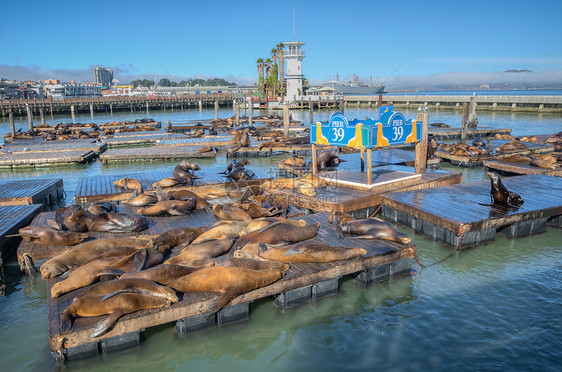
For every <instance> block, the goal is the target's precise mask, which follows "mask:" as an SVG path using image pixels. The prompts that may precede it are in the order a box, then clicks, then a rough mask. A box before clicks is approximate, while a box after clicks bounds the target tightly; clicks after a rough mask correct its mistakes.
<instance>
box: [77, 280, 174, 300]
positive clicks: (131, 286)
mask: <svg viewBox="0 0 562 372" xmlns="http://www.w3.org/2000/svg"><path fill="white" fill-rule="evenodd" d="M118 293H138V294H147V295H151V296H156V297H162V298H165V299H167V300H169V301H170V302H172V303H176V302H178V296H177V295H176V292H175V291H174V290H173V289H171V288H169V287H167V286H164V285H160V284H157V283H156V282H154V281H152V280H149V279H145V278H120V279H119V280H107V281H105V282H100V283H96V284H94V285H92V286H90V287H89V288H88V289H86V291H85V292H83V293H82V294H80V296H78V297H83V296H100V295H101V296H106V295H112V294H113V295H115V294H118ZM108 298H109V297H107V298H102V300H101V301H105V300H107V299H108Z"/></svg>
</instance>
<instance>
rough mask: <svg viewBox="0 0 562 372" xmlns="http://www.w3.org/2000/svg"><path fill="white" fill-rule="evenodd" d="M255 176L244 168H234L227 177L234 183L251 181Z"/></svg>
mask: <svg viewBox="0 0 562 372" xmlns="http://www.w3.org/2000/svg"><path fill="white" fill-rule="evenodd" d="M253 176H254V173H253V172H251V171H247V170H246V169H244V167H234V168H233V169H232V171H231V172H230V173H229V174H228V175H227V177H228V178H230V179H231V180H234V181H240V180H249V179H251V178H252V177H253Z"/></svg>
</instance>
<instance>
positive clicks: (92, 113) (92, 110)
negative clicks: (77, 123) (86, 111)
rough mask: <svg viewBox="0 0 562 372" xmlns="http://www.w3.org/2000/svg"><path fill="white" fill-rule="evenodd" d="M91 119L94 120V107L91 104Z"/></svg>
mask: <svg viewBox="0 0 562 372" xmlns="http://www.w3.org/2000/svg"><path fill="white" fill-rule="evenodd" d="M90 117H91V118H92V120H94V105H93V104H91V103H90Z"/></svg>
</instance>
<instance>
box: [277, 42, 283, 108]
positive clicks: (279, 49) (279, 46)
mask: <svg viewBox="0 0 562 372" xmlns="http://www.w3.org/2000/svg"><path fill="white" fill-rule="evenodd" d="M283 48H285V44H283V43H278V44H277V57H278V58H279V94H280V95H281V97H283V96H284V95H285V94H284V92H285V56H284V54H285V50H284V49H283Z"/></svg>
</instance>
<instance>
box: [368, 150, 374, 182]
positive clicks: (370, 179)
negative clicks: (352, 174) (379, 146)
mask: <svg viewBox="0 0 562 372" xmlns="http://www.w3.org/2000/svg"><path fill="white" fill-rule="evenodd" d="M372 184H373V150H371V149H370V148H369V149H367V185H372Z"/></svg>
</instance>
